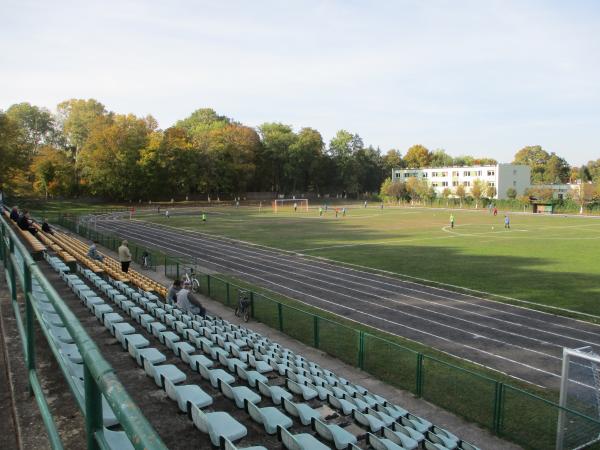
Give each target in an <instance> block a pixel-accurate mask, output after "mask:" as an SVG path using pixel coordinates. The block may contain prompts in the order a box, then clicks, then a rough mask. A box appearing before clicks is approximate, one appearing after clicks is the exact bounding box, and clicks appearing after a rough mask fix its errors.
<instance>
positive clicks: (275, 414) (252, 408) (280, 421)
mask: <svg viewBox="0 0 600 450" xmlns="http://www.w3.org/2000/svg"><path fill="white" fill-rule="evenodd" d="M244 409H245V410H246V412H247V413H248V414H249V415H250V417H251V418H252V420H254V421H255V422H256V423H258V424H261V425H262V426H263V427H264V428H265V431H266V432H267V434H275V433H277V427H282V428H286V429H287V428H291V426H292V425H293V421H292V419H290V418H289V417H288V416H286V415H285V414H283V413H282V412H281V411H279V410H278V409H277V408H274V407H272V406H268V407H266V408H259V407H258V406H256V405H255V404H254V403H252V402H249V401H248V400H247V399H246V400H244Z"/></svg>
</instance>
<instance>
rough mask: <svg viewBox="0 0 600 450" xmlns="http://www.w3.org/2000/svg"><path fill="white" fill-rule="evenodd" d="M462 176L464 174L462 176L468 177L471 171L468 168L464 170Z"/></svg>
mask: <svg viewBox="0 0 600 450" xmlns="http://www.w3.org/2000/svg"><path fill="white" fill-rule="evenodd" d="M463 176H464V177H470V176H471V171H469V170H465V171H464V172H463Z"/></svg>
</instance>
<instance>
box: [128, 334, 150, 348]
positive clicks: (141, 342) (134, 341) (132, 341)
mask: <svg viewBox="0 0 600 450" xmlns="http://www.w3.org/2000/svg"><path fill="white" fill-rule="evenodd" d="M148 345H150V341H148V339H146V338H145V337H144V336H142V335H141V334H126V335H125V336H123V348H124V349H125V350H129V349H130V348H131V347H136V348H144V347H148Z"/></svg>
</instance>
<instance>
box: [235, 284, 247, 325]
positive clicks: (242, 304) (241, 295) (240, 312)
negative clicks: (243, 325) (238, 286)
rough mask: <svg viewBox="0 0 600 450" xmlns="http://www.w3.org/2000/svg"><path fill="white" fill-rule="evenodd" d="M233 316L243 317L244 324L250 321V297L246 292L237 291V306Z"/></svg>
mask: <svg viewBox="0 0 600 450" xmlns="http://www.w3.org/2000/svg"><path fill="white" fill-rule="evenodd" d="M235 315H236V316H237V317H243V318H244V322H248V320H250V295H249V293H248V291H242V290H240V291H238V305H237V306H236V308H235Z"/></svg>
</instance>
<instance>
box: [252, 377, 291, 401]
mask: <svg viewBox="0 0 600 450" xmlns="http://www.w3.org/2000/svg"><path fill="white" fill-rule="evenodd" d="M256 385H257V386H258V391H259V392H260V393H261V394H262V395H264V396H265V397H268V398H270V399H271V401H272V402H273V403H274V404H276V405H281V402H282V399H283V398H287V399H288V400H290V399H292V398H293V397H294V396H293V395H292V393H291V392H289V391H286V390H285V389H283V388H281V387H279V386H270V385H268V384H266V383H263V382H262V381H257V382H256Z"/></svg>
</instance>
